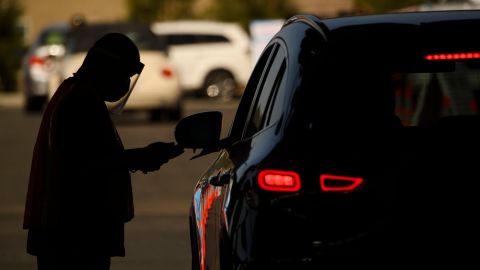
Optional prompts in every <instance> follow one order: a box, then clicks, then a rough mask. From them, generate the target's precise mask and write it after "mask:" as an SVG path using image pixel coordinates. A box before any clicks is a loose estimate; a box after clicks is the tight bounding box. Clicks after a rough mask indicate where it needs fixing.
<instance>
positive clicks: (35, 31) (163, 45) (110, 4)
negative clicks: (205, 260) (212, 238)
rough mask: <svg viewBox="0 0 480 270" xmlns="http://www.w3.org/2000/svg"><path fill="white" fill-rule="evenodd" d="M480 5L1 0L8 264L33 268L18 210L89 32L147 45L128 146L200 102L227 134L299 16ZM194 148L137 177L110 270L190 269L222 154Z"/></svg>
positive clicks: (164, 131) (128, 120) (169, 126)
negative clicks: (192, 220)
mask: <svg viewBox="0 0 480 270" xmlns="http://www.w3.org/2000/svg"><path fill="white" fill-rule="evenodd" d="M479 7H480V1H478V0H469V1H468V0H463V1H462V0H450V1H448V0H437V1H432V0H430V1H426V0H103V1H97V0H41V1H38V0H0V149H1V151H0V269H2V270H10V269H35V258H34V257H32V256H29V255H27V254H26V252H25V239H26V232H25V231H23V230H22V218H23V207H24V202H25V196H26V188H27V182H28V175H29V170H30V161H31V154H32V149H33V145H34V143H35V139H36V133H37V130H38V127H39V124H40V120H41V113H42V111H43V108H44V106H45V104H46V103H47V102H48V99H49V97H50V96H51V95H52V94H53V92H54V91H55V89H56V87H57V86H58V84H59V83H60V82H61V81H62V80H63V79H64V78H65V77H68V76H71V74H72V72H74V71H75V70H76V68H78V65H79V64H81V60H82V59H83V57H84V55H85V54H84V53H85V51H86V48H87V49H88V47H89V46H90V45H91V44H90V43H88V42H86V41H88V40H90V41H89V42H93V41H92V40H95V39H96V38H97V37H98V35H100V34H102V33H103V32H104V31H113V30H115V31H124V32H125V33H126V34H127V35H129V36H130V37H131V38H132V39H134V41H135V42H137V44H142V45H141V46H140V45H139V47H140V51H141V57H142V61H144V62H145V63H146V64H147V67H151V71H148V72H145V74H142V77H141V78H140V81H139V87H138V89H136V91H134V92H136V94H135V95H137V93H138V95H137V96H136V97H134V96H133V95H132V99H131V102H129V104H130V105H131V107H130V109H131V110H130V111H132V112H138V113H132V114H130V113H127V114H125V115H122V116H120V117H118V118H117V117H116V118H114V121H115V122H116V124H117V127H118V131H119V133H120V136H121V137H122V139H123V140H124V144H125V146H126V147H127V148H130V147H142V146H145V145H146V144H149V143H151V142H153V141H173V140H174V138H173V130H174V129H175V124H176V121H178V120H179V119H180V118H182V117H184V116H187V115H189V114H192V113H196V112H201V111H208V110H219V111H221V112H223V114H224V120H223V121H224V122H223V124H224V131H223V132H224V134H226V132H228V128H229V126H230V122H231V121H232V119H233V116H234V113H235V110H236V107H237V104H238V101H239V98H240V97H241V95H242V91H243V86H244V84H245V83H246V81H247V80H248V76H249V74H250V72H251V70H252V68H253V66H254V64H255V62H256V59H257V57H258V55H259V54H260V53H261V51H262V50H263V48H264V46H265V45H266V43H267V42H268V41H269V40H270V39H271V37H272V36H273V35H274V34H275V33H276V31H278V29H280V27H281V26H282V24H283V22H284V21H285V20H286V19H288V18H289V17H290V16H292V15H294V14H313V15H317V16H319V17H322V18H329V17H338V16H349V15H355V14H373V13H383V12H416V11H423V10H440V9H478V8H479ZM139 25H140V26H139ZM90 29H97V30H90ZM98 29H102V30H98ZM112 29H113V30H112ZM101 31H103V32H101ZM82 41H83V43H86V44H83V43H82ZM82 48H83V49H82ZM140 82H141V83H140ZM147 101H149V102H147ZM127 109H128V108H127ZM192 156H193V153H190V152H187V153H185V154H184V155H182V156H180V157H179V158H177V159H175V160H173V161H171V162H170V163H168V164H166V165H165V166H163V167H162V169H161V170H160V171H158V172H154V173H151V174H147V175H143V174H141V173H140V174H139V173H136V174H134V175H133V185H134V196H135V204H136V218H135V219H134V220H133V221H132V222H130V223H129V224H127V229H126V248H127V257H126V258H115V259H114V260H113V263H112V269H155V268H157V269H158V268H164V269H188V268H189V267H190V251H189V235H188V219H187V217H188V209H189V205H190V201H191V196H192V191H193V188H194V186H195V183H196V177H198V176H199V175H200V174H201V173H202V172H203V170H205V168H207V166H208V164H210V163H211V162H213V160H214V159H215V158H216V156H215V154H210V155H207V156H205V157H203V158H200V159H195V160H190V158H191V157H192Z"/></svg>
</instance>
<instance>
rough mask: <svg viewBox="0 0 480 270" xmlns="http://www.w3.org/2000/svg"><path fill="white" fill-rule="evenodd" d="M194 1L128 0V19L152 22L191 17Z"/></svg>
mask: <svg viewBox="0 0 480 270" xmlns="http://www.w3.org/2000/svg"><path fill="white" fill-rule="evenodd" d="M193 2H194V0H128V1H127V8H128V19H129V20H130V21H136V22H145V23H150V22H153V21H157V20H167V19H170V20H173V19H183V18H189V17H191V16H192V3H193Z"/></svg>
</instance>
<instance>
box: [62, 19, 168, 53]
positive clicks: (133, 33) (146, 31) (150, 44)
mask: <svg viewBox="0 0 480 270" xmlns="http://www.w3.org/2000/svg"><path fill="white" fill-rule="evenodd" d="M112 32H117V33H122V34H125V35H127V36H128V37H129V38H130V39H132V41H133V42H134V43H135V44H136V45H137V47H138V48H139V50H164V48H165V46H164V44H163V42H162V40H161V39H160V38H159V37H157V36H155V35H154V34H153V33H152V32H151V31H150V28H149V27H148V25H142V24H105V25H90V26H88V25H87V26H82V27H78V28H76V29H74V30H72V31H71V32H70V33H69V35H68V41H67V44H68V45H67V46H68V51H69V52H70V53H76V52H84V51H87V50H88V49H89V48H90V47H91V46H92V45H93V44H94V43H95V41H96V40H98V39H99V38H100V37H102V36H103V35H105V34H107V33H112Z"/></svg>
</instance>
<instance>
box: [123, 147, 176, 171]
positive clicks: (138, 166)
mask: <svg viewBox="0 0 480 270" xmlns="http://www.w3.org/2000/svg"><path fill="white" fill-rule="evenodd" d="M128 152H129V154H128V160H130V162H129V164H130V165H129V168H130V170H132V171H135V170H140V171H142V172H143V173H148V172H152V171H156V170H158V169H160V167H161V166H162V165H163V164H165V163H167V162H168V161H169V160H170V159H172V158H175V157H177V156H179V155H181V154H182V153H183V152H184V151H183V147H181V146H179V145H175V143H173V142H172V143H164V142H155V143H152V144H150V145H148V146H147V147H144V148H137V149H132V150H128Z"/></svg>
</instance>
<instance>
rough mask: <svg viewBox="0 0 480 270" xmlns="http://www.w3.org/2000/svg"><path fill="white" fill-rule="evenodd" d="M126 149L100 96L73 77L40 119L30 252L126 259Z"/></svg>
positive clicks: (30, 198)
mask: <svg viewBox="0 0 480 270" xmlns="http://www.w3.org/2000/svg"><path fill="white" fill-rule="evenodd" d="M123 152H124V148H123V145H122V143H121V140H120V138H119V136H118V134H117V131H116V129H115V127H114V125H113V123H112V121H111V118H110V115H109V112H108V109H107V107H106V105H105V103H104V102H103V100H101V99H100V98H98V96H97V95H95V93H94V92H93V91H92V90H91V89H88V87H85V86H84V85H83V84H82V82H81V81H80V80H79V79H77V78H75V77H73V78H69V79H67V80H65V82H63V83H62V85H61V86H60V87H59V89H58V90H57V91H56V93H55V95H54V96H53V97H52V100H51V101H50V103H49V104H48V106H47V108H46V111H45V113H44V115H43V119H42V123H41V126H40V129H39V132H38V136H37V142H36V145H35V149H34V152H33V159H32V166H31V172H30V182H29V188H28V194H27V203H26V208H25V217H24V228H25V229H29V239H28V243H27V251H28V252H29V253H31V254H34V255H37V254H39V253H41V252H42V251H43V250H48V249H62V250H66V251H67V252H85V250H88V252H92V253H95V254H101V255H109V256H124V247H123V225H124V223H125V222H127V221H129V220H131V219H132V218H133V199H132V187H131V180H130V174H129V172H128V169H127V168H126V166H122V164H121V161H122V160H121V158H120V157H121V156H122V154H123Z"/></svg>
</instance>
